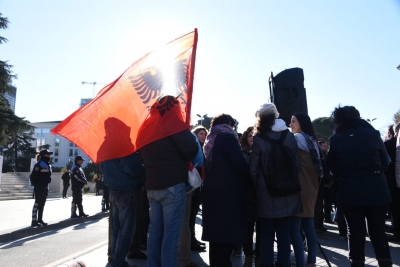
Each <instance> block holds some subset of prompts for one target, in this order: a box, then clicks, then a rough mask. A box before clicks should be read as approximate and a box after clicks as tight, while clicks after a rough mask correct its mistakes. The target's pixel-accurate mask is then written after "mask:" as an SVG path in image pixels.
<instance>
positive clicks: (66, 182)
mask: <svg viewBox="0 0 400 267" xmlns="http://www.w3.org/2000/svg"><path fill="white" fill-rule="evenodd" d="M61 179H62V180H63V185H64V186H69V181H70V180H71V174H70V173H69V172H64V173H63V175H62V176H61Z"/></svg>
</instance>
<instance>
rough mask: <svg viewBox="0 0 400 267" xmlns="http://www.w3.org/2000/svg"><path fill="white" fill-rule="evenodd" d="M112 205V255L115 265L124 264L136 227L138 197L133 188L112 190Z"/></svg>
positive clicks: (117, 266) (115, 266) (114, 266)
mask: <svg viewBox="0 0 400 267" xmlns="http://www.w3.org/2000/svg"><path fill="white" fill-rule="evenodd" d="M110 202H111V205H112V207H113V208H112V211H113V212H112V219H111V224H112V226H111V229H112V230H111V232H112V234H111V255H112V263H111V265H112V266H113V267H120V266H124V262H125V257H126V255H127V253H128V251H129V247H130V245H131V242H132V239H133V236H134V234H135V227H136V198H135V194H134V191H133V190H130V191H113V190H110Z"/></svg>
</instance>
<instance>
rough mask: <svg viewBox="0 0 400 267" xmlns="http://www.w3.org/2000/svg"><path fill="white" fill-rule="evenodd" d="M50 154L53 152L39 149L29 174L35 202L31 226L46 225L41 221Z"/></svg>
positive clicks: (49, 179)
mask: <svg viewBox="0 0 400 267" xmlns="http://www.w3.org/2000/svg"><path fill="white" fill-rule="evenodd" d="M52 154H53V152H50V151H49V150H47V149H44V150H42V151H40V153H39V156H38V157H37V159H38V162H37V163H36V164H35V166H34V167H33V170H32V172H31V175H30V176H29V178H30V180H31V184H32V185H33V186H34V189H33V191H34V194H35V204H34V205H33V209H32V223H31V226H32V227H33V226H46V225H47V223H45V222H44V221H43V210H44V204H45V203H46V198H47V194H48V192H49V183H51V165H50V157H51V155H52ZM38 213H39V214H38ZM38 217H39V218H38Z"/></svg>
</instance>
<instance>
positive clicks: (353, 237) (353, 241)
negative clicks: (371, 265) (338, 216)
mask: <svg viewBox="0 0 400 267" xmlns="http://www.w3.org/2000/svg"><path fill="white" fill-rule="evenodd" d="M331 117H332V118H333V122H334V123H335V124H336V125H337V127H336V134H334V135H333V136H332V137H331V141H330V145H331V148H330V150H329V152H328V155H327V158H326V160H327V164H328V166H329V167H330V169H331V171H332V173H333V174H335V175H337V180H338V188H337V191H338V192H337V202H338V205H339V206H340V207H342V210H343V213H344V216H345V218H346V221H347V225H348V231H349V232H348V238H349V259H350V261H351V266H354V267H356V266H360V267H361V266H364V264H365V251H364V250H365V235H366V232H367V229H366V228H367V227H368V233H369V236H370V240H371V242H372V246H373V247H374V251H375V255H376V259H377V260H378V264H379V266H381V267H386V266H392V258H391V255H390V249H389V244H388V240H387V237H386V234H385V220H386V213H387V210H388V207H389V203H390V201H391V196H390V191H389V187H388V183H387V180H386V177H385V174H384V172H385V171H386V170H387V168H388V166H389V156H388V154H387V152H386V148H385V146H384V144H383V141H382V139H381V135H380V132H379V131H377V130H375V129H374V128H373V127H372V126H371V125H370V124H369V123H368V122H366V121H365V120H362V119H361V118H360V112H359V111H358V110H357V109H356V108H355V107H353V106H344V107H338V108H335V110H334V111H333V112H332V115H331Z"/></svg>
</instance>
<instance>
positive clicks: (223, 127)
mask: <svg viewBox="0 0 400 267" xmlns="http://www.w3.org/2000/svg"><path fill="white" fill-rule="evenodd" d="M220 133H229V134H232V135H233V136H235V138H236V139H237V138H238V136H237V133H236V132H235V131H234V130H233V129H232V127H231V126H229V125H228V124H218V125H215V126H213V127H211V130H210V133H209V134H208V135H207V138H206V141H205V142H204V148H203V150H204V156H205V158H206V160H207V165H208V166H210V165H209V164H211V161H212V154H213V147H214V142H215V138H216V137H217V135H218V134H220ZM238 142H239V141H238Z"/></svg>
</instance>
